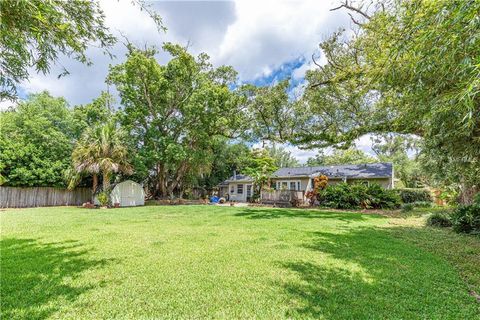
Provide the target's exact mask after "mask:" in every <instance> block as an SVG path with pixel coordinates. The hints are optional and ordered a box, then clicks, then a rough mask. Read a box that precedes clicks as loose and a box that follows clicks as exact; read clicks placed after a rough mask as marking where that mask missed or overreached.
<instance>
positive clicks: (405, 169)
mask: <svg viewBox="0 0 480 320" xmlns="http://www.w3.org/2000/svg"><path fill="white" fill-rule="evenodd" d="M372 142H373V145H372V150H373V151H374V152H375V154H376V155H377V158H378V159H379V160H380V161H382V162H391V163H393V165H394V168H395V170H394V173H395V178H397V179H399V180H400V181H401V183H402V184H403V186H404V187H406V188H420V187H422V186H423V184H424V183H425V182H427V178H426V174H425V172H424V170H423V168H422V167H421V164H420V161H419V159H418V152H419V150H418V148H419V139H418V138H414V137H413V136H410V135H399V134H382V135H377V136H375V137H374V138H372ZM409 151H410V152H415V156H414V157H413V158H411V157H409V155H408V152H409Z"/></svg>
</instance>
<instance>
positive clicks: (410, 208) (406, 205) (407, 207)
mask: <svg viewBox="0 0 480 320" xmlns="http://www.w3.org/2000/svg"><path fill="white" fill-rule="evenodd" d="M413 209H415V206H414V204H413V203H404V204H403V205H402V212H411V211H413Z"/></svg>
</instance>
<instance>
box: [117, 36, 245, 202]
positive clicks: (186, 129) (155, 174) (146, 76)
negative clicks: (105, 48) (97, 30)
mask: <svg viewBox="0 0 480 320" xmlns="http://www.w3.org/2000/svg"><path fill="white" fill-rule="evenodd" d="M128 49H129V52H128V55H127V60H126V62H125V63H122V64H120V65H116V66H113V67H112V68H111V70H110V74H109V77H108V81H110V82H111V83H113V84H115V85H116V88H117V90H118V92H119V94H120V98H121V103H122V104H123V106H124V109H123V110H122V113H121V115H120V121H121V123H122V125H123V126H124V127H125V129H126V130H127V131H128V132H129V135H130V136H131V137H132V143H133V146H134V148H135V150H136V156H137V157H136V159H135V160H134V165H136V167H137V170H140V171H141V172H143V175H144V177H143V178H144V179H149V180H150V181H151V182H152V183H151V186H152V189H153V193H154V195H155V196H161V197H166V196H171V195H172V194H173V192H174V191H175V189H177V188H181V186H182V183H183V182H184V180H185V178H187V174H201V173H206V172H207V171H208V170H209V165H210V161H211V158H212V144H213V143H214V141H215V138H216V137H218V136H222V135H225V136H229V135H234V134H235V128H236V127H237V123H238V121H239V117H240V116H241V114H240V113H239V112H238V105H239V104H238V99H239V97H238V95H236V94H234V93H233V92H232V90H231V89H230V88H229V85H231V84H232V83H233V82H234V81H235V79H236V73H235V71H234V70H233V69H232V68H230V67H219V68H213V67H212V65H211V64H210V63H209V61H208V59H209V57H208V56H207V55H206V54H200V55H199V56H198V57H194V56H192V55H191V54H189V53H188V52H187V50H186V49H185V48H183V47H181V46H179V45H174V44H170V43H167V44H165V45H164V46H163V50H164V51H165V52H167V53H169V54H170V55H171V56H172V58H171V60H170V61H169V62H168V63H166V64H165V65H160V64H159V63H158V62H157V60H156V59H155V57H154V56H155V54H156V52H157V51H156V50H155V49H153V48H151V49H146V50H139V49H137V48H134V47H133V46H129V47H128ZM194 171H195V172H194ZM141 172H140V173H141Z"/></svg>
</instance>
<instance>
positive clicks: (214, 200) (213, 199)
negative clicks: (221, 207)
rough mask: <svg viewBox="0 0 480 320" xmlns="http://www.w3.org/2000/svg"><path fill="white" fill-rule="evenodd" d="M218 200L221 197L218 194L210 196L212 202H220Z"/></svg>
mask: <svg viewBox="0 0 480 320" xmlns="http://www.w3.org/2000/svg"><path fill="white" fill-rule="evenodd" d="M218 200H220V198H219V197H217V196H213V197H211V198H210V202H212V203H218Z"/></svg>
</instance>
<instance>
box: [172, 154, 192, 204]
mask: <svg viewBox="0 0 480 320" xmlns="http://www.w3.org/2000/svg"><path fill="white" fill-rule="evenodd" d="M187 170H188V165H187V162H186V161H183V162H182V164H181V165H180V167H179V168H178V170H177V173H176V177H175V178H174V179H173V181H172V183H171V184H170V185H169V186H168V195H169V196H171V197H173V191H174V190H175V188H176V187H177V186H178V185H179V184H180V182H181V181H182V179H183V177H184V176H185V173H186V172H187Z"/></svg>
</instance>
